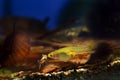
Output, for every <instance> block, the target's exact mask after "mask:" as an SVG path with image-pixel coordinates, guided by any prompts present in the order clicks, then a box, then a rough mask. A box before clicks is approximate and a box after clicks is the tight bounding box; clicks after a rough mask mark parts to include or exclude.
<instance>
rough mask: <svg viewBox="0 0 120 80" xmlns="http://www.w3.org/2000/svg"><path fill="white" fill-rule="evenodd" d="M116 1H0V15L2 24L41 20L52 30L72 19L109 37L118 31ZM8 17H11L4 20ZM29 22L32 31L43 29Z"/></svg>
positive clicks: (94, 32)
mask: <svg viewBox="0 0 120 80" xmlns="http://www.w3.org/2000/svg"><path fill="white" fill-rule="evenodd" d="M119 3H120V1H119V0H53V1H51V0H0V17H1V18H3V19H4V20H5V21H3V19H2V20H1V24H2V25H1V26H6V25H4V24H8V23H7V22H9V23H12V22H10V21H12V20H14V21H16V20H18V22H20V21H19V20H21V22H22V21H23V22H25V21H27V19H29V20H30V19H32V20H33V19H35V22H37V21H38V22H39V23H40V22H41V23H43V24H42V28H43V27H46V28H47V30H54V29H55V28H56V27H58V26H60V25H62V24H66V23H67V22H69V21H71V20H73V19H74V20H75V22H76V23H77V24H79V26H87V28H88V29H89V30H90V32H91V34H92V35H94V36H99V37H103V36H105V37H106V36H107V37H110V36H113V34H114V36H115V34H120V27H119V26H120V14H119V13H120V6H119ZM8 16H9V17H12V19H11V18H7V19H6V17H8ZM13 18H14V19H13ZM16 18H17V19H16ZM18 18H19V19H18ZM29 20H28V21H29ZM2 21H3V22H2ZM6 21H7V22H6ZM31 22H32V23H31ZM31 22H29V23H31V24H30V25H32V27H30V28H31V29H32V30H34V28H36V29H37V30H40V29H41V30H44V29H42V28H40V29H38V28H37V27H35V26H40V25H36V24H38V23H35V22H34V21H31ZM3 23H4V24H3ZM41 23H40V24H41ZM76 23H73V24H76ZM19 24H21V23H19ZM9 25H10V24H9ZM24 25H26V23H25V24H24ZM7 26H8V25H7ZM20 26H21V25H20ZM33 26H34V28H33ZM10 28H11V27H10ZM46 28H45V29H46ZM5 29H6V30H7V29H8V27H7V28H5ZM36 29H35V30H34V31H36ZM115 37H116V36H115Z"/></svg>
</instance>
